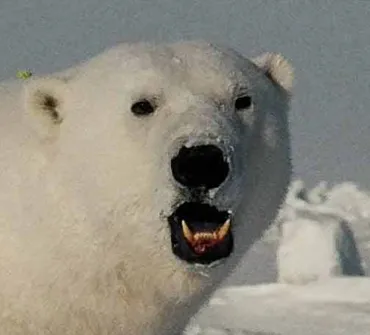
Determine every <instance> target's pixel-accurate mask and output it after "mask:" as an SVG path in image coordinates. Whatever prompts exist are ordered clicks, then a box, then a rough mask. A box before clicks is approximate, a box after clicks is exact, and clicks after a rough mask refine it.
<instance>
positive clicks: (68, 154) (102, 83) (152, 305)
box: [0, 42, 292, 335]
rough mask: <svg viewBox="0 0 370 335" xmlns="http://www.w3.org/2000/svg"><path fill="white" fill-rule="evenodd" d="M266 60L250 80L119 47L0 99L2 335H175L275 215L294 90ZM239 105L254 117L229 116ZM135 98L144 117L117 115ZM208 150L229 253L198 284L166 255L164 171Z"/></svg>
mask: <svg viewBox="0 0 370 335" xmlns="http://www.w3.org/2000/svg"><path fill="white" fill-rule="evenodd" d="M272 60H273V56H271V55H270V56H269V57H268V62H267V63H262V64H261V60H259V61H258V66H260V67H257V66H256V65H255V64H254V63H253V62H251V61H248V60H247V59H245V58H244V57H242V56H241V55H239V54H237V53H235V52H232V51H230V50H228V51H226V49H222V48H221V47H217V46H212V45H210V44H207V43H203V42H181V43H177V44H172V45H158V46H154V45H149V44H135V45H129V44H124V45H120V46H118V47H116V48H113V49H111V50H108V51H106V52H104V53H103V54H101V55H99V56H97V57H95V58H94V59H92V60H90V61H88V62H86V63H84V64H81V65H79V66H78V67H77V68H75V69H70V70H68V71H66V72H64V73H60V74H56V75H53V76H50V77H47V78H34V79H33V78H31V79H30V80H28V81H27V82H26V83H25V85H24V86H25V88H23V87H22V86H23V83H5V84H3V85H2V86H1V87H0V100H1V104H0V108H1V110H0V139H1V140H0V185H1V191H0V269H1V270H0V334H9V335H14V334H20V335H26V334H27V335H30V334H38V335H39V334H53V335H61V334H63V335H77V334H84V335H93V334H94V335H108V334H109V335H118V334H119V335H170V334H171V335H173V334H176V333H179V332H181V331H182V329H183V328H184V326H185V325H186V323H187V322H188V320H189V318H190V317H191V316H192V315H193V314H194V313H195V312H196V311H197V310H198V309H199V307H200V306H201V305H202V303H203V302H204V301H205V299H207V298H208V297H209V295H210V294H211V292H212V291H213V290H214V289H215V287H216V286H217V285H218V284H219V283H220V281H221V280H222V279H223V278H225V276H227V275H228V274H229V273H230V272H231V271H232V269H233V268H234V267H235V266H236V264H237V262H238V260H239V259H240V258H241V256H242V255H243V254H244V253H245V251H246V250H247V249H248V248H249V246H250V245H251V243H252V242H253V241H254V240H256V239H257V238H258V237H259V236H260V235H261V233H262V232H263V230H264V229H265V228H266V227H267V226H268V225H269V224H270V222H271V221H272V220H273V219H274V217H275V215H276V212H277V210H278V208H279V206H280V204H281V203H282V201H283V197H284V194H285V191H286V188H287V185H288V182H289V178H290V172H291V166H290V149H289V136H288V125H287V115H286V113H287V110H288V105H289V100H290V91H289V90H290V87H291V80H292V76H291V69H290V66H288V64H287V63H286V62H285V61H284V62H281V56H279V60H280V61H279V62H273V61H272ZM271 64H273V71H267V70H268V68H269V66H270V65H271ZM280 64H283V65H284V66H283V68H282V69H281V70H278V69H279V66H280ZM267 72H269V75H268V76H267V75H266V73H267ZM284 73H285V74H286V76H284ZM275 74H276V76H275ZM239 89H242V90H243V92H244V94H245V92H247V93H248V94H249V95H251V96H252V99H253V103H254V105H253V108H251V109H249V110H246V111H243V112H236V111H235V110H234V108H233V104H234V100H235V99H236V97H237V95H238V94H239V91H238V90H239ZM23 91H24V92H25V94H24V93H23ZM142 97H148V98H150V99H155V101H156V104H157V105H158V109H157V111H156V113H155V114H154V115H151V116H149V117H147V118H137V117H135V116H134V115H132V114H131V113H130V106H131V104H132V103H134V102H135V101H136V100H137V99H139V98H142ZM48 98H49V100H47V99H48ZM50 98H52V100H50ZM215 138H220V139H221V140H222V141H224V143H225V145H226V146H227V147H228V148H231V149H232V150H231V151H230V156H231V157H230V158H231V160H232V161H233V162H234V163H233V169H232V172H231V176H230V177H229V178H228V180H227V181H226V182H225V183H224V184H223V185H221V187H220V188H219V189H217V190H216V192H215V194H214V200H213V203H214V204H216V205H217V206H219V207H220V208H221V209H231V210H232V211H233V213H234V215H233V231H234V236H235V250H234V252H233V253H232V255H231V256H230V257H229V258H228V259H227V260H226V261H225V262H223V264H221V265H219V266H217V267H215V268H212V269H211V268H203V269H201V270H199V269H198V267H195V266H190V265H188V264H187V263H184V262H182V261H180V260H179V259H178V258H176V257H175V256H174V255H173V253H172V251H171V245H170V236H169V228H168V223H167V220H166V216H167V215H169V214H170V213H171V210H172V209H173V206H174V205H175V204H176V202H177V201H178V197H179V192H178V186H177V185H176V183H175V182H174V181H173V178H172V176H171V173H170V169H169V166H170V164H169V161H170V158H171V156H172V155H173V154H174V153H175V151H176V149H178V146H179V145H180V144H181V143H182V142H183V141H193V142H196V141H200V140H201V141H203V142H204V141H211V140H213V139H215ZM210 168H211V167H210Z"/></svg>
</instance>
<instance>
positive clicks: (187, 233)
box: [181, 220, 194, 242]
mask: <svg viewBox="0 0 370 335" xmlns="http://www.w3.org/2000/svg"><path fill="white" fill-rule="evenodd" d="M181 226H182V232H183V234H184V236H185V238H186V239H187V240H188V241H189V242H192V241H193V238H194V235H193V233H192V232H191V231H190V229H189V227H188V225H187V224H186V222H185V220H182V221H181Z"/></svg>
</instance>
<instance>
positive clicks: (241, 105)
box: [235, 95, 252, 110]
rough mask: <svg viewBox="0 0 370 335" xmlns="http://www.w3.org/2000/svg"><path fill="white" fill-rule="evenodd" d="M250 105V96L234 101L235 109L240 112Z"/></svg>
mask: <svg viewBox="0 0 370 335" xmlns="http://www.w3.org/2000/svg"><path fill="white" fill-rule="evenodd" d="M251 105H252V98H251V97H250V96H247V95H246V96H244V97H240V98H237V99H236V100H235V109H236V110H242V109H247V108H249V107H250V106H251Z"/></svg>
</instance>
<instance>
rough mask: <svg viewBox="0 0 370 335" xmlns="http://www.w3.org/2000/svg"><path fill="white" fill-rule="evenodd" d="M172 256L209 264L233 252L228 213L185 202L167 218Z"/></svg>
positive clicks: (190, 261)
mask: <svg viewBox="0 0 370 335" xmlns="http://www.w3.org/2000/svg"><path fill="white" fill-rule="evenodd" d="M168 222H169V225H170V228H171V243H172V251H173V253H174V254H175V255H176V256H178V257H179V258H181V259H182V260H185V261H187V262H189V263H200V264H210V263H212V262H214V261H217V260H219V259H222V258H225V257H228V256H229V255H230V253H231V252H232V250H233V237H232V231H231V217H230V213H228V212H227V211H219V210H218V209H217V208H216V207H214V206H210V205H207V204H203V203H198V202H186V203H183V204H182V205H180V206H179V207H177V208H176V210H175V211H174V212H173V213H172V215H171V216H169V218H168Z"/></svg>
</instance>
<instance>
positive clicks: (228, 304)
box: [185, 277, 370, 335]
mask: <svg viewBox="0 0 370 335" xmlns="http://www.w3.org/2000/svg"><path fill="white" fill-rule="evenodd" d="M369 315H370V278H366V277H362V278H360V277H359V278H349V277H348V278H331V279H328V280H323V281H320V282H314V283H311V284H308V285H300V286H296V285H287V284H267V285H256V286H245V287H230V288H225V289H222V290H220V291H219V292H217V294H216V295H215V296H214V297H213V298H212V299H211V301H210V303H209V306H208V308H206V309H204V310H203V311H202V312H201V313H200V315H199V317H198V318H197V320H196V322H194V323H193V324H192V326H191V327H189V329H188V330H187V332H186V333H185V334H187V335H213V334H214V335H216V334H219V335H225V334H230V335H237V334H245V335H247V334H248V335H252V334H253V335H256V334H259V335H262V334H263V335H267V334H269V335H278V334H279V335H297V334H299V335H339V334H340V335H344V334H346V335H347V334H356V335H368V334H369V329H370V316H369ZM225 325H227V326H225Z"/></svg>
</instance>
